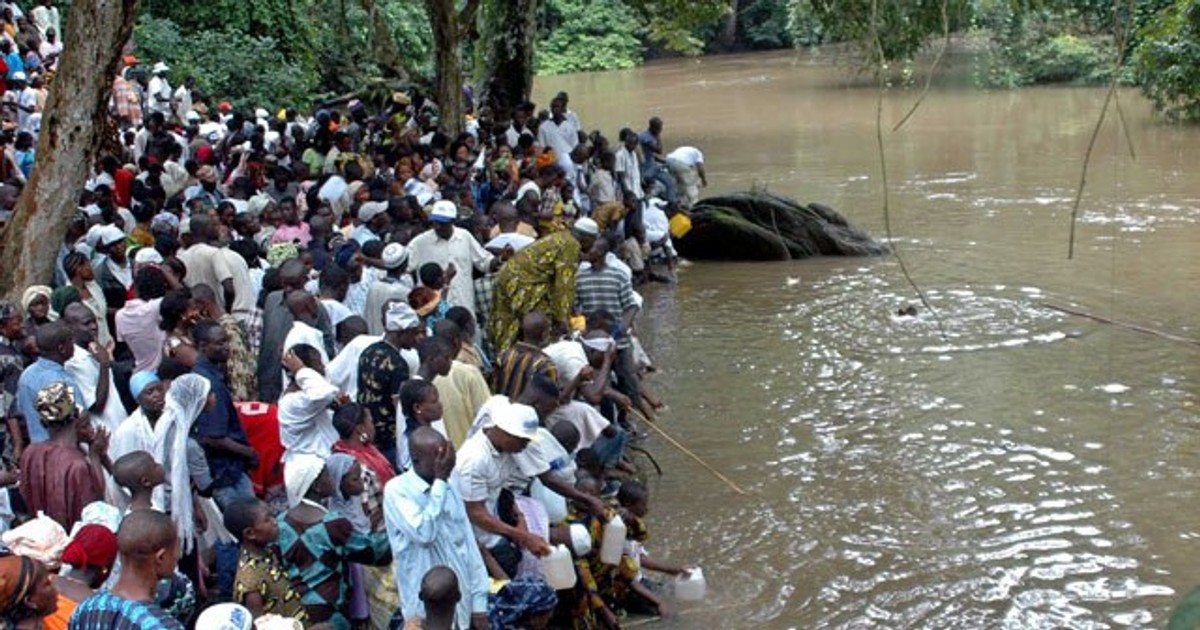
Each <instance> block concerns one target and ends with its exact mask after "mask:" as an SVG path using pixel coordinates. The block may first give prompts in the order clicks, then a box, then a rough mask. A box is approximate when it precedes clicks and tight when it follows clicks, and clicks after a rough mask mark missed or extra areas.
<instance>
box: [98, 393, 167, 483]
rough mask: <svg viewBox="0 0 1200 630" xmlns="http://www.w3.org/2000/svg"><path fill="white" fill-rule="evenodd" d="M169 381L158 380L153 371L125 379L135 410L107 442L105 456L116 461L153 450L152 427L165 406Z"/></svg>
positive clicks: (118, 426)
mask: <svg viewBox="0 0 1200 630" xmlns="http://www.w3.org/2000/svg"><path fill="white" fill-rule="evenodd" d="M170 384H171V383H170V381H165V380H161V379H159V377H158V374H156V373H154V372H135V373H134V374H133V377H132V378H130V379H129V392H130V393H131V394H133V398H134V400H136V401H137V403H138V408H137V409H136V410H134V412H133V414H132V415H130V416H129V417H128V418H126V419H124V420H122V421H121V424H119V425H117V429H116V431H113V434H112V439H111V440H110V441H109V445H108V454H109V457H111V458H112V459H113V461H116V460H118V459H120V458H121V457H122V456H124V455H127V454H129V453H133V452H135V451H146V452H147V453H149V452H151V449H152V448H153V447H154V425H155V424H156V423H157V422H158V419H159V418H161V417H162V413H163V409H164V408H165V406H166V400H167V387H168V386H169V385H170Z"/></svg>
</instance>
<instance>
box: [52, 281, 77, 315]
mask: <svg viewBox="0 0 1200 630" xmlns="http://www.w3.org/2000/svg"><path fill="white" fill-rule="evenodd" d="M82 301H83V297H82V296H80V295H79V289H76V288H75V287H73V286H71V285H69V284H68V285H66V286H61V287H58V288H57V289H55V290H54V292H53V293H51V294H50V311H51V312H52V313H53V314H54V315H53V316H52V317H51V319H54V318H57V317H62V314H63V311H65V310H67V307H68V306H70V305H72V304H74V303H75V302H82Z"/></svg>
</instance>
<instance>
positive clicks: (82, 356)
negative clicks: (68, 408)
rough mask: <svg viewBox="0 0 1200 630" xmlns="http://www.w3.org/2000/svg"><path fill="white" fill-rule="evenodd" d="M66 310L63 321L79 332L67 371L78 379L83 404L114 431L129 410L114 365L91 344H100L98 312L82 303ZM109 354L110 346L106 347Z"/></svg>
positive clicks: (80, 402)
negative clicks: (121, 394)
mask: <svg viewBox="0 0 1200 630" xmlns="http://www.w3.org/2000/svg"><path fill="white" fill-rule="evenodd" d="M65 311H66V312H64V313H63V321H65V322H66V323H67V325H68V326H70V327H71V330H72V332H74V334H75V354H74V355H73V356H72V357H71V358H70V359H68V360H67V362H66V363H64V364H63V367H65V368H66V369H67V373H69V374H70V375H71V377H72V378H73V379H74V380H75V385H77V386H78V388H79V391H80V393H82V394H83V400H80V401H78V404H79V406H80V407H81V408H84V409H87V410H88V411H90V412H91V414H92V417H93V418H95V419H97V420H100V422H101V423H102V424H103V425H104V427H105V428H106V429H108V431H109V433H110V434H111V433H112V432H113V431H116V430H117V426H118V425H120V424H121V421H122V420H124V419H125V418H126V416H128V415H129V414H127V413H126V412H125V407H124V406H122V405H121V397H120V396H118V395H117V388H116V387H115V384H114V383H113V380H112V378H113V377H112V368H110V367H109V364H108V362H107V361H102V360H100V359H97V356H96V355H97V353H94V352H93V351H92V350H90V348H91V347H92V346H94V345H95V344H96V334H97V332H98V330H99V328H98V324H97V323H96V315H95V314H94V313H92V310H91V309H89V308H88V307H86V306H84V305H83V304H80V303H75V304H72V305H70V306H68V307H67V308H66V309H65ZM103 352H104V356H103V357H101V359H104V358H107V355H108V352H107V350H103Z"/></svg>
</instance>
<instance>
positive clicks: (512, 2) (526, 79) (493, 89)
mask: <svg viewBox="0 0 1200 630" xmlns="http://www.w3.org/2000/svg"><path fill="white" fill-rule="evenodd" d="M495 4H496V5H498V6H496V7H494V8H493V9H492V10H491V12H490V15H489V16H488V24H487V25H486V27H487V28H486V30H487V34H486V35H485V37H484V40H485V41H488V42H489V47H488V50H487V61H486V64H485V68H484V72H483V81H482V87H483V101H484V102H486V103H488V104H490V105H491V106H492V107H493V108H495V109H498V110H502V111H509V110H511V109H512V107H513V106H515V105H517V104H518V103H521V102H523V101H527V100H529V96H530V94H532V92H533V46H534V40H535V39H536V37H537V13H538V0H505V1H504V2H497V3H495Z"/></svg>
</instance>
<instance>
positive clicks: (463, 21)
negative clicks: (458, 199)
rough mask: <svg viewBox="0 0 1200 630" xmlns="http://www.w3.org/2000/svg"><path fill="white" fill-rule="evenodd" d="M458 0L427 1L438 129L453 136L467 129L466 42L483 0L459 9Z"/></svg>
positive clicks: (474, 0) (477, 0)
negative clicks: (464, 128) (464, 77)
mask: <svg viewBox="0 0 1200 630" xmlns="http://www.w3.org/2000/svg"><path fill="white" fill-rule="evenodd" d="M454 5H455V2H454V0H425V12H426V13H428V14H429V25H430V27H431V28H432V29H433V47H434V53H433V54H434V68H435V69H436V72H437V78H436V80H435V84H436V88H435V90H434V91H435V92H436V95H435V96H434V101H435V102H437V104H438V129H439V130H441V131H442V133H445V134H446V135H448V136H450V137H452V138H453V137H454V136H457V135H458V134H460V133H462V131H463V111H464V107H463V72H462V53H461V51H460V50H459V48H460V46H461V44H462V41H463V40H464V39H465V38H466V37H467V36H468V35H469V34H470V32H471V28H472V26H473V24H472V23H473V22H474V21H475V14H476V13H477V12H478V11H479V0H467V3H466V4H465V5H464V6H463V8H462V10H461V11H460V10H458V9H457V8H456V7H455V6H454Z"/></svg>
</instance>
